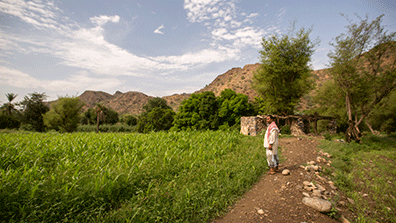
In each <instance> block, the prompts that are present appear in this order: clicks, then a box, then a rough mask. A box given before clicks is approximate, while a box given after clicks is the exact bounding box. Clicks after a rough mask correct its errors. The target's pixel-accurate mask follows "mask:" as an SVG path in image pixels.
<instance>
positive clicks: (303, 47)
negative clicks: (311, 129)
mask: <svg viewBox="0 0 396 223" xmlns="http://www.w3.org/2000/svg"><path fill="white" fill-rule="evenodd" d="M310 33H311V30H305V29H304V28H301V29H300V30H299V31H298V32H297V33H290V34H288V35H282V36H278V35H273V36H270V37H264V38H263V39H262V43H261V45H262V46H263V50H261V51H260V58H261V65H260V68H259V69H258V70H257V72H256V73H255V74H254V79H253V88H254V89H256V91H257V92H258V93H259V95H260V97H261V98H265V100H259V101H261V102H263V103H264V105H259V106H258V107H260V108H261V109H262V108H264V109H265V110H266V111H265V113H277V114H283V115H290V114H294V108H295V107H296V105H297V104H298V102H299V101H300V98H301V97H302V96H303V95H304V94H306V93H308V92H309V91H310V90H311V89H312V88H313V84H314V82H313V79H311V75H312V72H311V71H312V70H311V68H310V64H309V63H310V61H311V56H312V54H313V52H314V47H315V45H316V43H315V42H313V41H311V40H310V39H309V34H310Z"/></svg>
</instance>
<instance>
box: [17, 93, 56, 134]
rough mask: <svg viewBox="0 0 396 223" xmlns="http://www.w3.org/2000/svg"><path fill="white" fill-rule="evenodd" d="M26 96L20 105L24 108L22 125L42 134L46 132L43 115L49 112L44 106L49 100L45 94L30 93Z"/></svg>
mask: <svg viewBox="0 0 396 223" xmlns="http://www.w3.org/2000/svg"><path fill="white" fill-rule="evenodd" d="M28 95H29V96H25V97H24V100H23V101H22V102H21V103H20V104H21V106H22V123H23V124H24V125H29V126H31V128H32V130H34V131H38V132H42V131H44V129H45V128H44V120H43V115H44V114H45V113H46V112H47V111H49V108H48V106H46V105H45V104H44V100H45V99H46V98H47V96H46V95H45V93H41V94H40V93H37V92H34V93H30V94H28Z"/></svg>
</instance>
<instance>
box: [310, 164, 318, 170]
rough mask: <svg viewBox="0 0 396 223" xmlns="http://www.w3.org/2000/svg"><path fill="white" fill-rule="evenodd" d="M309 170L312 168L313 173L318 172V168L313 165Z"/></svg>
mask: <svg viewBox="0 0 396 223" xmlns="http://www.w3.org/2000/svg"><path fill="white" fill-rule="evenodd" d="M311 168H312V169H313V170H315V171H318V170H319V166H316V165H315V166H312V167H311Z"/></svg>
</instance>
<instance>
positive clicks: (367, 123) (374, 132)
mask: <svg viewBox="0 0 396 223" xmlns="http://www.w3.org/2000/svg"><path fill="white" fill-rule="evenodd" d="M364 122H365V123H366V125H367V126H368V127H369V129H370V131H371V133H372V134H373V135H378V131H375V130H374V129H373V127H371V125H370V123H369V122H368V121H367V120H365V121H364Z"/></svg>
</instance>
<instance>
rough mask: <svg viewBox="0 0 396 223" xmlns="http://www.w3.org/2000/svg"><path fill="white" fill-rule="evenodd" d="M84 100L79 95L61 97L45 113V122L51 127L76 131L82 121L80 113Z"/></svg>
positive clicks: (64, 130) (65, 130)
mask: <svg viewBox="0 0 396 223" xmlns="http://www.w3.org/2000/svg"><path fill="white" fill-rule="evenodd" d="M83 106H84V102H83V101H81V100H80V99H79V98H77V97H67V96H66V97H59V98H58V101H57V102H56V103H54V104H53V105H52V106H51V110H49V111H48V112H47V113H45V114H44V116H43V117H44V124H45V125H46V126H48V127H49V128H50V129H55V130H59V131H61V132H74V131H76V130H77V127H78V124H79V122H80V114H81V110H82V107H83Z"/></svg>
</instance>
